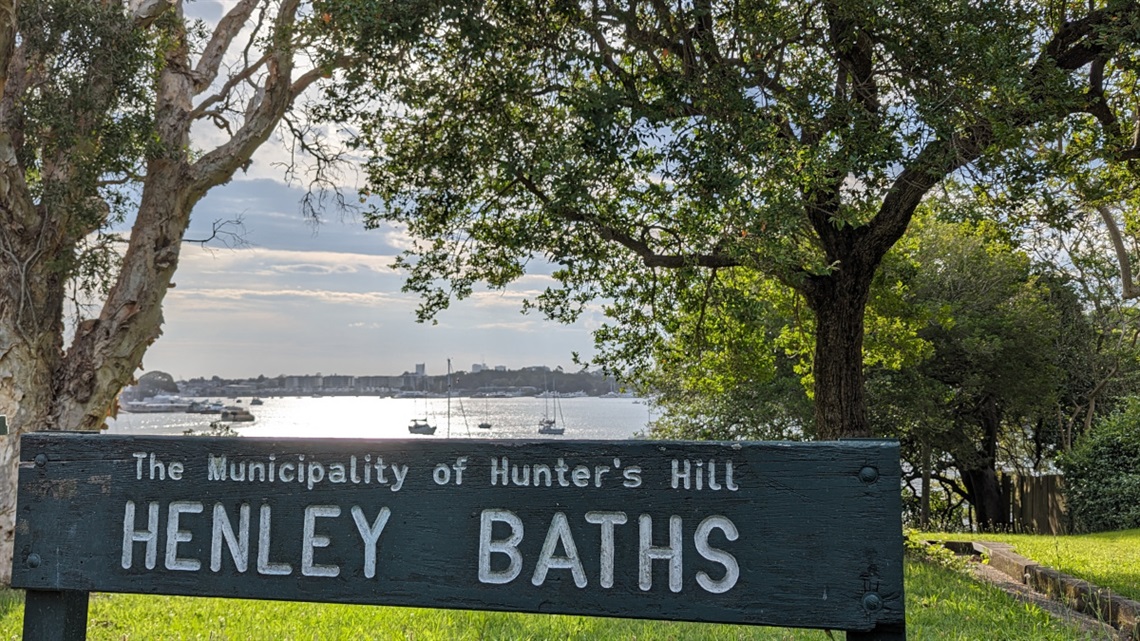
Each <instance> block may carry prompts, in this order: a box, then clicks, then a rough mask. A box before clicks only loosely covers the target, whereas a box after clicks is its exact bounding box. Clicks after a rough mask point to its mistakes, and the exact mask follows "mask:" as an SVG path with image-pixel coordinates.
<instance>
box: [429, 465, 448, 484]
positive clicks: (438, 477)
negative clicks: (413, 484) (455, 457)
mask: <svg viewBox="0 0 1140 641" xmlns="http://www.w3.org/2000/svg"><path fill="white" fill-rule="evenodd" d="M431 478H432V480H433V481H435V484H436V485H447V484H448V483H450V482H451V468H450V467H448V466H447V463H439V464H437V465H436V466H435V469H434V470H432V471H431Z"/></svg>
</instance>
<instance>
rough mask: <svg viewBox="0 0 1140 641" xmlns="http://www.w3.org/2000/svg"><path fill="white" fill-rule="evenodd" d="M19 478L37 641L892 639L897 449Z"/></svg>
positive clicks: (785, 447) (204, 466)
mask: <svg viewBox="0 0 1140 641" xmlns="http://www.w3.org/2000/svg"><path fill="white" fill-rule="evenodd" d="M21 458H22V464H21V469H20V488H19V499H18V509H17V527H16V532H17V534H16V542H15V549H16V557H15V559H14V567H13V581H12V583H13V586H15V587H20V588H24V589H27V590H29V592H28V595H29V599H28V605H27V607H28V619H27V620H28V621H29V622H30V625H33V626H35V625H40V626H46V627H44V630H45V631H44V632H43V633H42V634H33V636H32V638H45V639H49V638H50V639H61V638H82V635H81V633H77V632H76V630H80V631H82V629H83V627H85V621H86V606H87V593H89V592H92V591H106V592H142V593H159V594H179V595H192V596H219V597H237V598H254V599H279V600H298V601H319V602H335V603H361V604H376V605H401V606H421V607H435V608H461V609H474V610H502V611H517V612H547V613H564V614H582V615H596V616H613V617H636V618H652V619H669V620H687V621H704V622H722V623H742V624H756V625H774V626H789V627H808V628H828V629H833V630H846V631H849V636H848V638H849V639H902V638H905V627H904V607H903V570H902V548H903V545H902V529H901V523H900V513H901V505H900V493H899V485H900V470H899V457H898V444H897V442H894V441H850V442H829V443H741V442H734V443H697V442H684V443H678V442H655V441H557V440H541V441H500V442H496V441H488V440H440V439H415V440H350V439H255V438H206V437H195V438H186V437H147V438H144V437H122V436H117V437H115V436H106V435H81V434H74V433H48V432H41V433H36V434H28V435H25V436H24V437H23V441H22V446H21ZM36 608H41V609H42V611H43V612H47V613H49V614H46V615H37V614H35V613H33V612H32V610H33V609H36ZM80 610H81V611H82V616H81V617H80V615H79V614H78V613H79V612H80ZM45 622H50V625H48V623H45ZM69 622H70V623H69ZM49 628H50V630H49ZM27 634H28V630H27V628H26V629H25V638H29V637H28V636H27ZM77 634H78V636H75V635H77Z"/></svg>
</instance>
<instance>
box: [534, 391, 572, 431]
mask: <svg viewBox="0 0 1140 641" xmlns="http://www.w3.org/2000/svg"><path fill="white" fill-rule="evenodd" d="M543 397H544V398H543V400H544V403H543V410H542V420H541V421H539V422H538V433H539V434H561V433H563V432H565V431H566V428H565V427H564V426H562V425H559V424H558V421H557V420H555V417H556V416H557V415H560V414H562V405H561V404H559V402H558V392H555V391H554V385H553V384H551V386H550V388H549V389H547V390H546V393H544V394H543ZM552 398H553V399H554V402H553V403H551V399H552ZM552 405H553V407H554V411H553V412H552V411H551V406H552ZM562 420H563V423H565V422H566V419H565V418H563V419H562Z"/></svg>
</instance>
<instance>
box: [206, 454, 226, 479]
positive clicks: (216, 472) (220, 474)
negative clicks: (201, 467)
mask: <svg viewBox="0 0 1140 641" xmlns="http://www.w3.org/2000/svg"><path fill="white" fill-rule="evenodd" d="M206 480H207V481H224V480H226V456H225V455H224V454H223V455H222V456H214V455H213V454H211V455H210V456H209V457H207V458H206Z"/></svg>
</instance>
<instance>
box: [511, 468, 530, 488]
mask: <svg viewBox="0 0 1140 641" xmlns="http://www.w3.org/2000/svg"><path fill="white" fill-rule="evenodd" d="M519 472H522V474H520V473H519ZM511 483H514V484H515V485H517V486H519V487H526V486H528V485H530V466H529V465H512V466H511Z"/></svg>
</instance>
